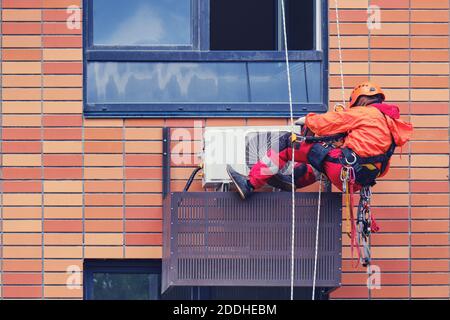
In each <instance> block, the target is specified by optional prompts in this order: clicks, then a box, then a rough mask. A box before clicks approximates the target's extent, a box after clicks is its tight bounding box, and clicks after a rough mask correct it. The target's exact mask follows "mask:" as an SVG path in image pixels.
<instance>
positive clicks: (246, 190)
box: [227, 165, 255, 200]
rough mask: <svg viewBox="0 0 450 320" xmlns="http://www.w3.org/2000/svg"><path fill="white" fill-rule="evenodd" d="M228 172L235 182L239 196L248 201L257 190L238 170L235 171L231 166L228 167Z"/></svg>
mask: <svg viewBox="0 0 450 320" xmlns="http://www.w3.org/2000/svg"><path fill="white" fill-rule="evenodd" d="M227 172H228V175H229V176H230V179H231V181H233V183H234V185H235V186H236V189H237V191H238V192H239V195H240V196H241V198H242V199H243V200H245V199H248V198H249V197H250V196H251V195H252V193H253V190H254V189H255V188H254V187H253V186H252V185H251V184H250V181H249V180H248V178H247V177H246V176H244V175H242V174H240V173H239V172H237V171H236V170H234V169H233V168H232V167H231V166H230V165H227Z"/></svg>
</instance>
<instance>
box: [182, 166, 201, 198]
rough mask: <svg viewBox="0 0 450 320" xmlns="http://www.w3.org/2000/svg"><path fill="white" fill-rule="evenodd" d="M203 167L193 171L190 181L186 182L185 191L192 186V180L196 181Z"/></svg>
mask: <svg viewBox="0 0 450 320" xmlns="http://www.w3.org/2000/svg"><path fill="white" fill-rule="evenodd" d="M201 169H202V167H197V168H195V169H194V171H192V173H191V176H190V177H189V179H188V181H187V182H186V186H185V187H184V189H183V192H188V191H189V188H190V187H191V184H192V181H194V178H195V175H196V174H197V173H198V172H199V171H200V170H201Z"/></svg>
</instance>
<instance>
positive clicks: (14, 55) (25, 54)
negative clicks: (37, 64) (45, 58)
mask: <svg viewBox="0 0 450 320" xmlns="http://www.w3.org/2000/svg"><path fill="white" fill-rule="evenodd" d="M41 56H42V55H41V51H40V50H37V49H4V50H3V52H2V57H3V61H39V60H41Z"/></svg>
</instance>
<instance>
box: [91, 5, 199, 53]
mask: <svg viewBox="0 0 450 320" xmlns="http://www.w3.org/2000/svg"><path fill="white" fill-rule="evenodd" d="M93 4H94V6H93V7H94V8H93V15H94V19H93V21H94V22H93V23H94V26H93V27H94V31H93V41H94V44H95V45H109V46H113V45H116V46H152V45H164V46H166V45H190V44H191V0H127V1H122V0H94V1H93Z"/></svg>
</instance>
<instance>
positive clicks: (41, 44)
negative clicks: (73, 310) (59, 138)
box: [40, 0, 45, 299]
mask: <svg viewBox="0 0 450 320" xmlns="http://www.w3.org/2000/svg"><path fill="white" fill-rule="evenodd" d="M40 3H41V7H40V11H41V17H40V18H41V23H40V28H41V39H40V40H41V41H40V46H41V52H40V53H41V56H40V58H41V79H40V80H41V268H42V270H41V276H42V279H41V282H42V284H41V299H45V296H44V295H45V280H44V279H45V259H44V257H45V255H44V254H45V243H44V241H45V237H44V224H45V215H44V211H45V206H44V200H45V192H44V187H45V186H44V0H41V1H40Z"/></svg>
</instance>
